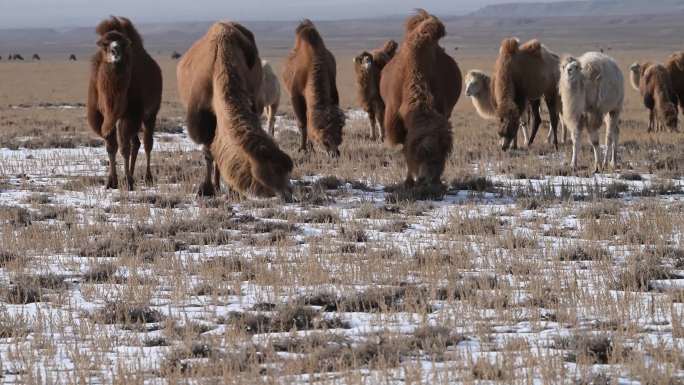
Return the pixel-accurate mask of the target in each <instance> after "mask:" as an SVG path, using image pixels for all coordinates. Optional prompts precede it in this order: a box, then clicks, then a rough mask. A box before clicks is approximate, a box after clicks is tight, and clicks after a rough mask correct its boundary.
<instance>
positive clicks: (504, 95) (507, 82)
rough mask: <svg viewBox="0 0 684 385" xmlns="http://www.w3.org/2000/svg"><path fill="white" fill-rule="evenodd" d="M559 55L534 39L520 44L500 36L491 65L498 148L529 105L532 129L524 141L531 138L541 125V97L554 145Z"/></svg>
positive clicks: (510, 138)
mask: <svg viewBox="0 0 684 385" xmlns="http://www.w3.org/2000/svg"><path fill="white" fill-rule="evenodd" d="M559 63H560V59H559V57H558V55H556V54H555V53H553V52H551V51H549V50H548V49H547V48H546V47H545V46H543V45H542V44H541V43H540V42H539V41H537V40H531V41H529V42H527V43H525V44H523V45H520V42H519V41H518V39H515V38H509V39H504V40H503V41H502V43H501V48H500V50H499V57H498V58H497V60H496V63H495V66H494V75H493V79H494V85H493V87H492V89H493V91H494V100H495V105H496V116H497V118H498V119H499V121H500V126H499V131H498V133H499V136H500V137H501V138H502V144H501V149H502V150H504V151H506V150H507V149H508V148H509V147H510V145H511V143H512V141H513V140H514V139H515V137H516V136H517V133H518V128H519V127H520V117H521V116H522V115H523V113H524V111H525V108H526V107H527V105H528V104H530V105H531V106H532V133H531V134H530V137H529V139H528V142H527V145H528V146H530V145H531V144H532V143H533V142H534V138H535V136H536V135H537V131H538V130H539V126H540V125H541V115H540V105H541V99H542V98H544V101H545V102H546V106H547V108H548V110H549V118H550V121H551V132H552V137H553V144H554V146H555V147H556V149H557V148H558V136H557V132H558V122H559V111H560V105H559V100H560V99H559V97H558V79H559V78H560V69H559Z"/></svg>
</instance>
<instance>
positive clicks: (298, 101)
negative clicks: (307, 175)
mask: <svg viewBox="0 0 684 385" xmlns="http://www.w3.org/2000/svg"><path fill="white" fill-rule="evenodd" d="M292 109H293V110H294V113H295V116H296V117H297V123H298V124H299V131H300V132H301V133H302V141H301V144H300V146H299V151H303V152H306V151H308V147H307V145H308V138H307V132H306V124H307V122H306V100H304V97H303V96H301V95H293V96H292Z"/></svg>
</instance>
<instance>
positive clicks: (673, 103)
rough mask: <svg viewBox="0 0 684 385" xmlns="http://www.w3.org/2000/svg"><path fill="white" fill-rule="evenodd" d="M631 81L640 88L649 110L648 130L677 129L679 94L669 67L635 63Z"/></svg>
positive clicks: (633, 85) (631, 69)
mask: <svg viewBox="0 0 684 385" xmlns="http://www.w3.org/2000/svg"><path fill="white" fill-rule="evenodd" d="M630 72H631V73H630V82H631V83H632V87H633V88H636V89H638V90H639V93H640V94H641V97H642V98H643V101H644V106H645V107H646V108H647V109H648V110H649V121H648V131H649V132H651V131H660V130H661V129H662V128H664V127H667V128H668V129H670V130H671V131H676V130H677V124H678V122H677V120H678V119H677V115H678V112H677V99H678V98H677V94H676V92H675V89H674V87H673V84H672V78H671V76H670V72H669V71H668V69H667V68H666V67H665V66H663V65H662V64H657V63H648V62H647V63H643V64H640V63H635V64H633V65H632V66H631V67H630Z"/></svg>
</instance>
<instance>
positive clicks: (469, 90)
mask: <svg viewBox="0 0 684 385" xmlns="http://www.w3.org/2000/svg"><path fill="white" fill-rule="evenodd" d="M488 78H489V77H488V76H487V75H486V74H485V73H484V72H482V71H479V70H473V71H470V72H468V73H467V74H466V77H465V86H466V87H465V94H466V96H468V97H471V98H475V97H477V96H478V95H480V93H481V92H482V91H483V90H484V88H485V87H487V83H488V82H487V80H488Z"/></svg>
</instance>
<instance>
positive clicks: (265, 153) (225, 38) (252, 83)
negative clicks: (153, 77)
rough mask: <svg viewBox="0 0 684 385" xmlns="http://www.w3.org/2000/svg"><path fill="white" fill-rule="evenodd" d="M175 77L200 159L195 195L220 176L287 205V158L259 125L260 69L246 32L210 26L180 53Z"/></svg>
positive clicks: (231, 26) (289, 191)
mask: <svg viewBox="0 0 684 385" xmlns="http://www.w3.org/2000/svg"><path fill="white" fill-rule="evenodd" d="M176 74H177V77H178V89H179V93H180V97H181V101H182V102H183V104H184V105H185V107H186V111H187V115H186V116H187V124H188V133H189V135H190V138H192V140H193V141H195V142H196V143H198V144H201V145H202V146H203V150H204V154H205V159H206V167H207V168H206V174H205V178H204V182H203V183H202V184H201V185H200V188H199V194H200V195H213V194H215V189H214V184H216V187H217V188H218V187H219V181H218V178H219V176H220V177H223V179H224V180H225V181H226V182H227V183H228V184H229V185H230V187H232V188H233V189H235V190H237V191H238V192H240V193H242V194H249V195H256V196H263V197H270V196H274V195H279V196H281V197H282V198H283V199H284V200H286V201H290V200H291V199H292V189H291V187H290V178H289V177H290V173H291V172H292V168H293V163H292V159H290V157H289V156H288V155H287V154H285V153H284V152H283V151H281V150H280V148H278V145H277V144H276V143H275V142H274V141H273V139H272V138H271V137H270V136H269V135H268V134H267V133H266V132H264V131H263V130H262V129H261V123H260V121H259V116H260V114H261V110H262V109H261V104H260V103H259V102H258V101H257V100H258V99H259V98H260V97H259V93H260V91H261V90H260V88H261V81H262V67H261V60H260V58H259V51H258V49H257V46H256V42H255V40H254V35H253V34H252V32H250V31H249V30H248V29H246V28H245V27H243V26H242V25H240V24H238V23H229V22H224V23H216V24H214V25H213V26H212V27H211V28H210V29H209V31H208V32H207V34H206V35H204V36H203V37H202V38H200V39H199V40H198V41H197V42H195V44H193V46H192V47H191V48H190V50H188V51H187V53H186V54H185V55H183V58H182V59H181V61H180V63H179V64H178V68H177V73H176ZM214 162H215V164H214ZM212 170H213V171H214V172H213V175H214V183H212Z"/></svg>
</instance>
